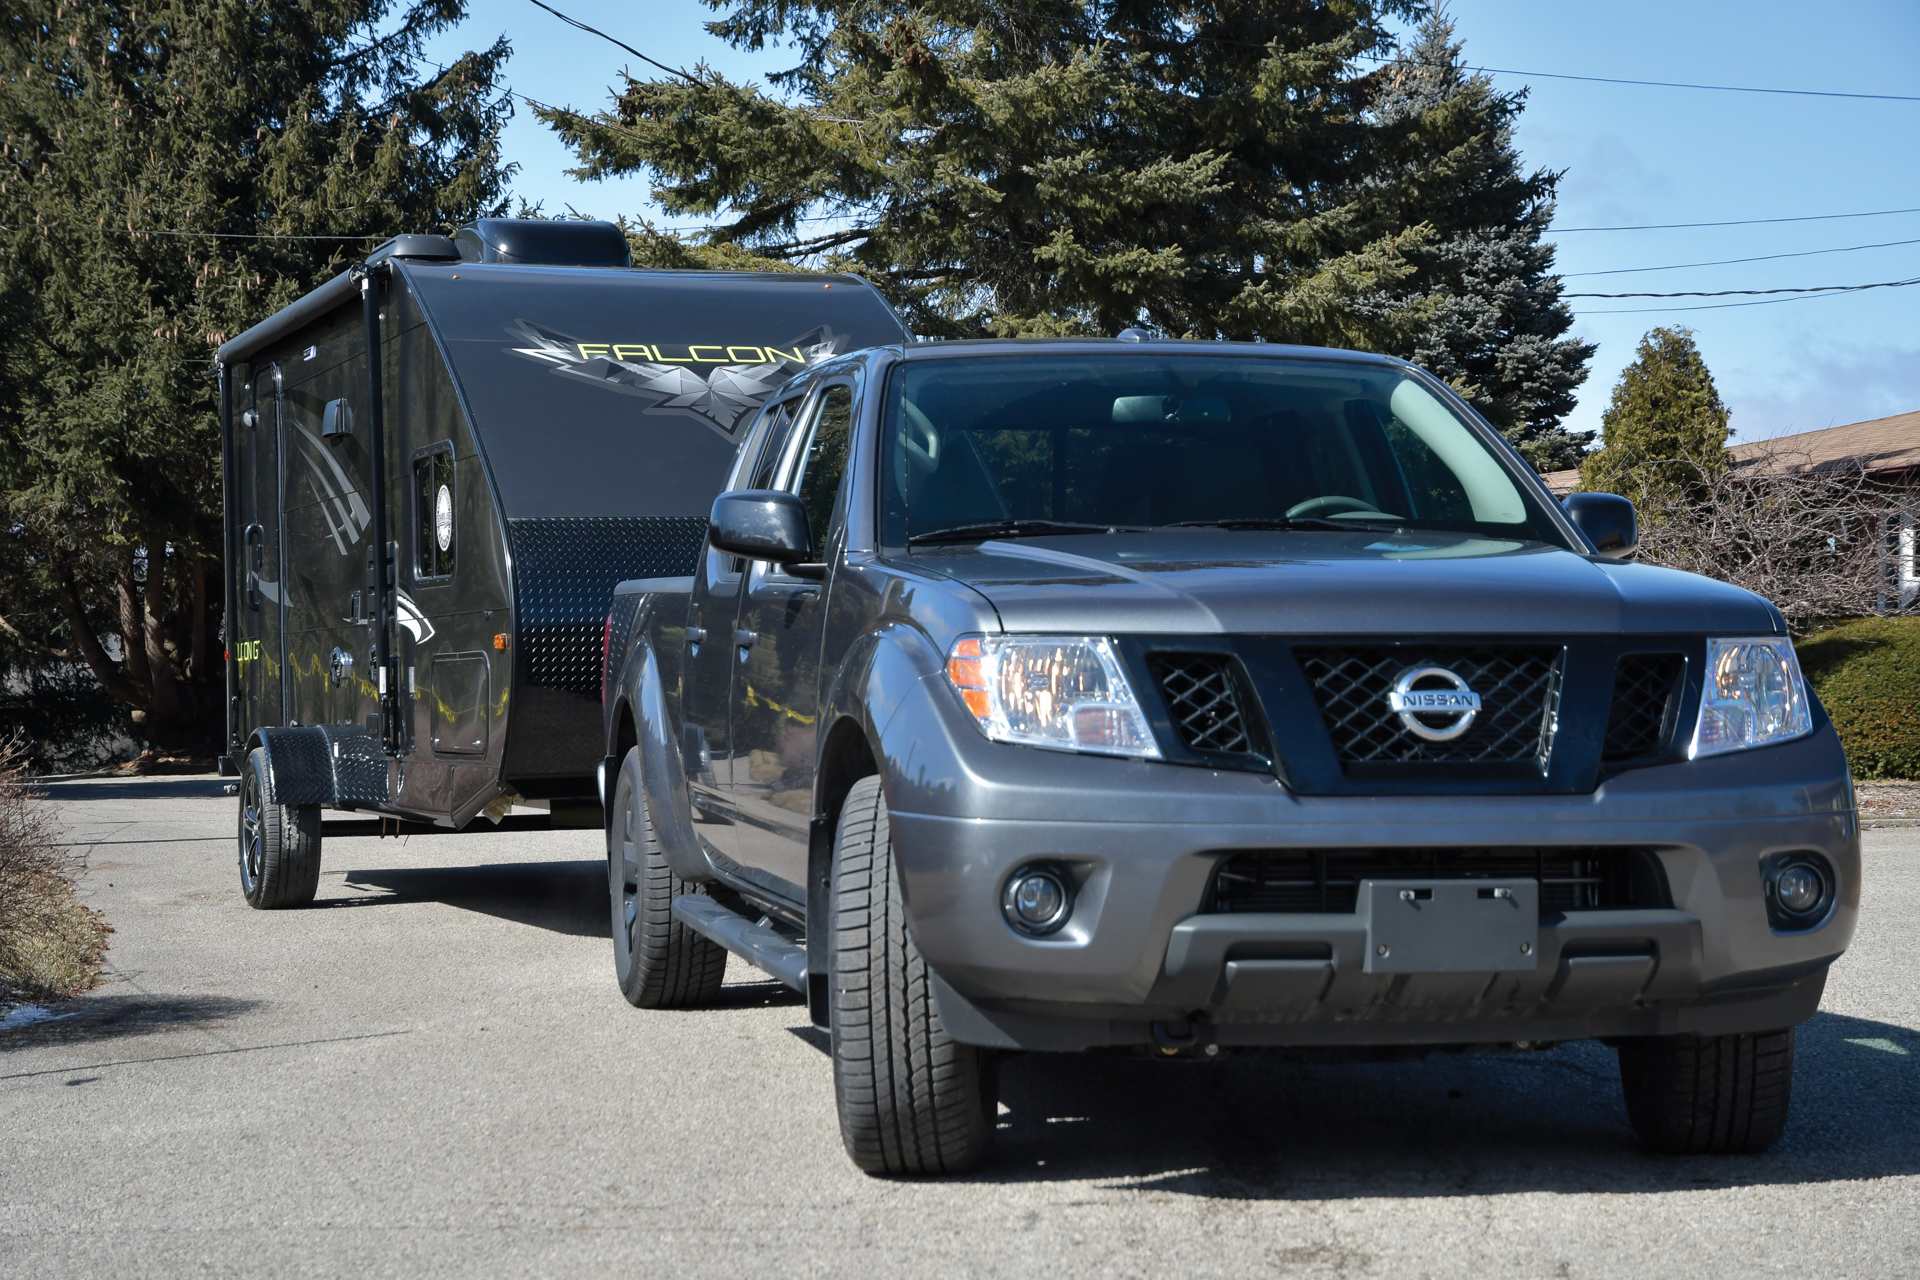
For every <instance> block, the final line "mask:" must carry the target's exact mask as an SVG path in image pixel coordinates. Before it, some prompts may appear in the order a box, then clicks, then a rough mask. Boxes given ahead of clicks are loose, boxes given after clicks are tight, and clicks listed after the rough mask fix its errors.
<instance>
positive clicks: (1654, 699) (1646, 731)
mask: <svg viewBox="0 0 1920 1280" xmlns="http://www.w3.org/2000/svg"><path fill="white" fill-rule="evenodd" d="M1686 669H1687V660H1686V658H1685V657H1684V656H1682V655H1681V654H1677V653H1629V654H1627V655H1626V656H1624V657H1622V658H1621V659H1620V661H1619V663H1618V664H1617V665H1616V666H1615V667H1614V669H1613V707H1612V709H1611V710H1610V711H1609V712H1608V713H1607V738H1606V745H1605V747H1604V748H1603V750H1602V759H1604V760H1605V761H1606V762H1607V763H1608V764H1616V763H1619V762H1621V761H1626V760H1638V759H1640V758H1642V757H1645V756H1657V755H1661V754H1663V753H1664V752H1665V751H1666V748H1667V742H1668V740H1669V739H1671V738H1672V737H1673V724H1674V721H1675V720H1676V719H1677V718H1678V716H1677V712H1678V710H1679V701H1680V700H1679V697H1678V696H1677V695H1678V694H1679V692H1680V677H1681V675H1682V674H1683V673H1685V671H1686Z"/></svg>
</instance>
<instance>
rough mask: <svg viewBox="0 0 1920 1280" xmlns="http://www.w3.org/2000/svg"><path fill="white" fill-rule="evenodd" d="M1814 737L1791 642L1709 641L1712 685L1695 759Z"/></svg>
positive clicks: (1703, 701)
mask: <svg viewBox="0 0 1920 1280" xmlns="http://www.w3.org/2000/svg"><path fill="white" fill-rule="evenodd" d="M1812 731H1813V713H1812V711H1811V710H1810V709H1809V708H1808V706H1807V685H1806V681H1804V680H1802V679H1801V678H1800V663H1799V661H1798V660H1797V659H1795V658H1794V656H1793V642H1792V641H1790V640H1786V639H1777V638H1772V637H1768V638H1765V639H1754V640H1709V641H1707V679H1706V684H1705V687H1704V688H1702V690H1701V691H1700V719H1699V722H1698V723H1697V724H1696V725H1695V726H1694V730H1693V745H1692V747H1691V748H1689V750H1688V752H1687V754H1688V755H1689V756H1690V757H1692V758H1694V759H1698V758H1700V757H1701V756H1717V755H1720V754H1721V753H1723V752H1727V751H1743V750H1745V749H1746V748H1748V747H1764V746H1766V745H1767V744H1769V743H1773V742H1785V741H1786V740H1787V739H1789V738H1798V737H1800V736H1801V735H1802V734H1806V733H1811V732H1812Z"/></svg>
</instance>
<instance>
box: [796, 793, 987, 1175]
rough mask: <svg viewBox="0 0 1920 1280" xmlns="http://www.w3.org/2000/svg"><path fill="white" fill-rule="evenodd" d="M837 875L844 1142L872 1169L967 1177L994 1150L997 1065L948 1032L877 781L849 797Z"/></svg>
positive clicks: (834, 922)
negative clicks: (904, 893)
mask: <svg viewBox="0 0 1920 1280" xmlns="http://www.w3.org/2000/svg"><path fill="white" fill-rule="evenodd" d="M832 874H833V882H832V888H831V903H832V907H831V911H832V916H831V919H830V921H829V928H830V931H831V932H830V946H829V949H828V965H827V969H828V979H829V987H828V991H829V1001H830V1006H829V1007H830V1016H829V1022H830V1026H831V1029H832V1033H833V1093H834V1102H835V1105H836V1108H837V1110H838V1111H839V1114H840V1140H841V1141H842V1142H843V1143H845V1144H846V1148H847V1154H848V1155H849V1156H852V1157H853V1162H854V1163H855V1164H857V1165H859V1166H860V1168H862V1169H864V1170H865V1171H866V1172H868V1173H872V1174H889V1175H895V1176H898V1175H903V1174H905V1175H925V1174H948V1173H963V1172H965V1171H966V1170H968V1169H971V1168H973V1167H975V1166H976V1165H978V1164H979V1163H980V1162H981V1161H982V1160H984V1159H985V1158H986V1156H987V1151H988V1149H989V1148H990V1147H991V1146H992V1145H993V1130H994V1124H995V1121H996V1119H997V1114H996V1110H997V1107H996V1104H997V1102H998V1092H999V1090H998V1080H997V1072H996V1069H995V1068H996V1060H995V1057H994V1054H993V1052H992V1050H989V1049H981V1048H977V1047H975V1046H973V1045H967V1044H960V1043H959V1042H957V1041H955V1040H954V1039H953V1037H951V1036H949V1035H948V1034H947V1030H946V1027H945V1026H943V1025H942V1024H941V1021H940V1011H939V1010H938V1009H937V1008H936V1007H935V1006H934V1002H933V994H932V991H931V990H930V989H929V987H930V984H929V975H928V970H927V963H926V960H925V959H924V958H923V957H922V956H921V954H920V948H919V946H918V945H917V944H916V943H915V942H914V940H913V931H912V930H911V929H910V928H909V927H908V924H907V914H906V909H905V903H904V901H903V900H902V898H901V894H900V881H899V879H898V877H896V876H895V875H894V869H893V833H892V826H891V823H890V822H889V820H888V816H887V804H886V796H885V795H884V794H883V793H882V792H881V789H880V779H879V778H878V777H871V776H870V777H866V778H862V779H861V780H860V781H858V782H856V783H854V784H853V789H852V790H851V791H850V792H848V794H847V799H846V804H845V805H844V806H843V807H842V808H841V810H840V824H839V828H838V830H837V832H836V833H835V836H834V845H833V872H832Z"/></svg>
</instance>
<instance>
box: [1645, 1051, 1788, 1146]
mask: <svg viewBox="0 0 1920 1280" xmlns="http://www.w3.org/2000/svg"><path fill="white" fill-rule="evenodd" d="M1620 1086H1621V1089H1622V1090H1623V1091H1624V1092H1625V1094H1626V1099H1627V1117H1628V1119H1630V1120H1631V1121H1632V1122H1633V1129H1634V1132H1635V1133H1637V1134H1638V1135H1639V1136H1640V1141H1641V1143H1642V1144H1644V1145H1645V1146H1647V1147H1650V1148H1651V1149H1653V1150H1655V1151H1665V1152H1670V1153H1672V1154H1674V1155H1726V1154H1729V1153H1732V1152H1755V1151H1765V1150H1766V1149H1767V1148H1768V1147H1771V1146H1772V1145H1773V1144H1774V1142H1775V1141H1777V1140H1778V1139H1779V1137H1780V1132H1781V1130H1782V1129H1784V1128H1786V1124H1787V1103H1788V1100H1789V1099H1790V1098H1791V1096H1792V1093H1793V1028H1792V1027H1788V1028H1787V1029H1786V1030H1785V1031H1767V1032H1761V1033H1759V1034H1755V1035H1739V1036H1649V1037H1647V1038H1645V1039H1638V1040H1623V1041H1621V1042H1620Z"/></svg>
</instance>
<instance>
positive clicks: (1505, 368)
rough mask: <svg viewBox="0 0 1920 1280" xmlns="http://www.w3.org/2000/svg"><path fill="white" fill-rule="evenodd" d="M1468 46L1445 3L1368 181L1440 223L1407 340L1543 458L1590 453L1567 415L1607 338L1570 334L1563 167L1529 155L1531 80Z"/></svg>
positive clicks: (1419, 51)
mask: <svg viewBox="0 0 1920 1280" xmlns="http://www.w3.org/2000/svg"><path fill="white" fill-rule="evenodd" d="M1461 47H1462V46H1461V44H1460V43H1459V42H1458V41H1456V40H1455V39H1454V24H1453V21H1452V19H1451V18H1449V17H1448V16H1447V15H1446V13H1445V12H1444V10H1436V11H1435V12H1434V13H1433V14H1432V15H1431V16H1429V17H1428V18H1427V19H1426V20H1425V21H1424V22H1423V23H1422V24H1421V25H1420V27H1419V29H1418V31H1417V32H1416V35H1415V38H1414V40H1413V42H1412V44H1411V45H1410V46H1409V47H1408V48H1407V49H1406V51H1405V53H1404V54H1402V56H1401V57H1400V58H1399V59H1398V60H1397V61H1396V62H1395V63H1394V64H1393V66H1392V67H1391V69H1390V75H1389V78H1388V82H1387V87H1386V89H1385V90H1384V92H1382V93H1381V95H1380V97H1379V98H1378V100H1377V101H1376V102H1375V104H1374V106H1373V117H1374V119H1375V120H1376V121H1377V122H1378V123H1379V124H1380V125H1381V126H1383V127H1384V128H1385V129H1386V130H1387V131H1388V132H1389V134H1390V135H1391V141H1389V142H1388V143H1387V144H1386V147H1385V148H1384V149H1385V150H1386V151H1387V153H1388V154H1389V156H1391V159H1390V160H1389V161H1388V162H1387V163H1384V164H1382V165H1381V166H1380V168H1379V170H1378V171H1377V172H1375V173H1373V174H1370V175H1368V177H1367V178H1366V179H1365V181H1366V183H1367V184H1368V185H1369V186H1371V187H1373V188H1376V189H1379V190H1381V191H1382V192H1384V193H1386V195H1385V196H1384V197H1383V198H1385V199H1388V200H1390V201H1394V202H1396V203H1397V204H1398V207H1399V214H1398V216H1399V219H1400V220H1401V221H1403V222H1413V221H1416V220H1422V221H1425V222H1427V223H1428V224H1430V225H1431V226H1432V227H1433V228H1434V230H1435V233H1436V234H1435V237H1434V239H1433V240H1432V241H1431V242H1430V243H1428V244H1427V245H1425V246H1423V247H1421V248H1419V249H1415V250H1413V251H1412V253H1411V254H1410V256H1411V257H1412V258H1413V259H1414V260H1415V261H1416V262H1417V263H1418V264H1419V268H1420V270H1419V273H1418V274H1417V275H1416V276H1414V277H1413V278H1412V279H1411V280H1410V281H1408V282H1407V283H1406V284H1404V285H1402V286H1401V290H1402V291H1403V294H1404V295H1409V296H1410V295H1415V294H1418V293H1422V292H1424V293H1425V294H1426V295H1427V296H1428V297H1429V298H1430V299H1431V300H1432V302H1433V311H1432V315H1431V318H1430V319H1429V320H1428V321H1427V322H1426V324H1425V325H1423V326H1422V327H1421V328H1420V330H1419V332H1418V333H1417V334H1416V335H1415V336H1414V339H1413V341H1412V343H1411V344H1410V345H1409V346H1407V347H1405V348H1400V349H1397V351H1396V353H1397V354H1400V355H1404V356H1406V357H1407V358H1408V359H1410V360H1412V361H1414V362H1415V363H1417V364H1419V365H1421V366H1423V367H1425V368H1427V369H1430V370H1432V371H1433V372H1434V373H1436V374H1438V375H1439V376H1440V377H1442V378H1445V379H1446V380H1447V381H1449V382H1450V383H1452V384H1453V385H1454V386H1455V388H1457V389H1458V390H1460V391H1461V392H1462V393H1463V394H1464V395H1466V397H1467V398H1468V399H1469V400H1471V401H1473V403H1474V405H1475V407H1476V408H1478V409H1479V410H1480V411H1481V412H1482V413H1483V414H1485V415H1486V416H1487V418H1488V419H1489V420H1491V421H1492V422H1493V423H1494V425H1495V426H1497V427H1499V428H1500V429H1501V431H1503V432H1504V433H1505V434H1506V436H1507V438H1508V439H1509V440H1510V441H1512V442H1513V444H1514V445H1515V446H1516V447H1517V448H1518V449H1519V450H1520V451H1521V453H1523V454H1524V455H1526V457H1527V460H1528V461H1529V462H1531V463H1532V464H1533V465H1534V466H1535V467H1536V468H1538V469H1539V470H1542V471H1553V470H1559V469H1561V468H1564V467H1572V466H1576V465H1578V463H1579V461H1580V457H1581V455H1582V454H1583V453H1584V452H1585V451H1586V448H1587V446H1588V444H1589V443H1590V442H1591V441H1592V439H1593V434H1592V433H1591V432H1569V431H1566V430H1565V429H1563V428H1562V427H1561V426H1560V422H1561V420H1562V419H1563V418H1564V417H1565V416H1566V415H1567V413H1568V412H1569V411H1570V410H1571V409H1572V408H1573V404H1574V390H1575V388H1577V387H1578V386H1579V385H1580V384H1581V383H1582V382H1584V381H1585V380H1586V376H1587V363H1588V361H1589V360H1591V359H1592V357H1593V353H1594V350H1595V348H1594V346H1593V344H1592V343H1587V342H1581V341H1579V340H1577V339H1573V338H1568V337H1566V336H1564V335H1565V334H1566V332H1567V330H1568V329H1570V328H1571V327H1572V325H1573V313H1572V311H1571V310H1570V309H1569V308H1568V307H1567V305H1566V304H1565V303H1564V302H1562V301H1561V300H1560V290H1561V282H1560V278H1559V277H1558V276H1556V275H1553V274H1552V268H1553V256H1554V248H1553V246H1552V245H1551V244H1547V243H1543V242H1542V240H1541V236H1542V234H1543V233H1544V232H1545V231H1546V229H1547V226H1548V224H1549V223H1550V222H1551V221H1552V220H1553V207H1554V206H1553V197H1554V190H1555V187H1556V185H1557V183H1558V182H1559V179H1560V175H1559V174H1558V173H1554V172H1551V171H1548V170H1544V169H1536V170H1534V171H1532V172H1531V173H1529V172H1527V171H1526V170H1525V169H1524V167H1523V166H1522V163H1521V160H1520V155H1519V152H1518V151H1517V150H1516V149H1515V147H1514V141H1513V129H1514V124H1515V122H1516V121H1517V119H1518V118H1519V115H1520V111H1521V109H1522V107H1523V106H1524V104H1525V99H1526V94H1525V92H1524V91H1521V92H1518V93H1500V92H1497V91H1496V90H1495V89H1494V87H1493V84H1492V82H1491V81H1490V80H1489V79H1488V78H1487V77H1485V76H1474V75H1470V74H1469V73H1468V72H1467V70H1466V69H1465V67H1464V66H1463V65H1462V59H1461Z"/></svg>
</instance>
